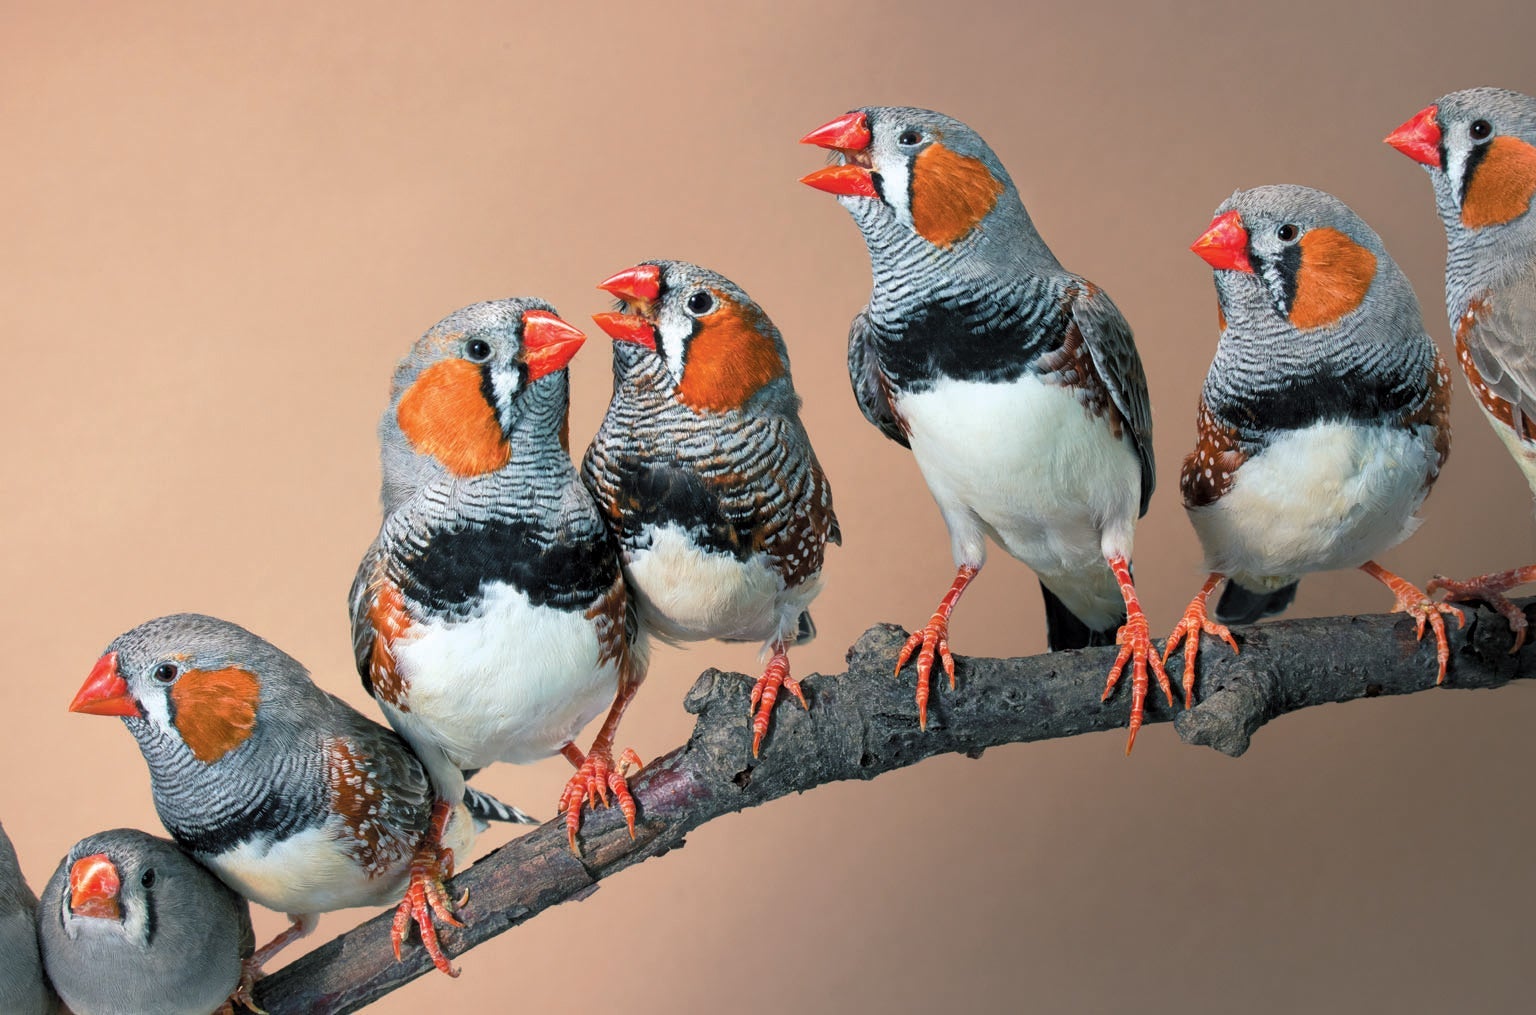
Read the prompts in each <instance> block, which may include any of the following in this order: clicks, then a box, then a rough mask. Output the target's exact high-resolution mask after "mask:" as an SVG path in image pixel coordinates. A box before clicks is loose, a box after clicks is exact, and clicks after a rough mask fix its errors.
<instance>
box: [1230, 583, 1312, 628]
mask: <svg viewBox="0 0 1536 1015" xmlns="http://www.w3.org/2000/svg"><path fill="white" fill-rule="evenodd" d="M1300 584H1301V579H1299V578H1298V579H1297V580H1296V581H1293V582H1291V583H1290V584H1289V585H1286V586H1285V587H1283V588H1278V589H1275V590H1274V591H1273V592H1254V591H1253V590H1252V589H1245V588H1243V587H1242V586H1241V585H1239V584H1238V583H1237V582H1235V581H1233V580H1232V579H1230V578H1228V579H1227V587H1226V588H1225V589H1223V590H1222V592H1221V599H1220V601H1218V602H1217V603H1216V619H1217V620H1219V621H1221V622H1222V623H1223V624H1252V623H1256V622H1257V621H1260V620H1262V619H1264V618H1265V617H1273V616H1274V615H1275V614H1277V613H1284V612H1285V610H1286V607H1288V606H1290V605H1291V603H1293V602H1295V601H1296V586H1298V585H1300Z"/></svg>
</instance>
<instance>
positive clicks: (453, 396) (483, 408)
mask: <svg viewBox="0 0 1536 1015" xmlns="http://www.w3.org/2000/svg"><path fill="white" fill-rule="evenodd" d="M585 339H586V336H585V335H583V334H582V333H581V332H580V331H578V330H577V329H576V328H573V327H572V326H571V325H569V324H567V323H566V322H564V321H562V320H561V319H560V318H559V317H558V316H556V314H555V311H554V308H553V307H552V306H550V305H549V304H548V303H546V302H544V301H543V300H539V299H532V298H527V297H518V298H514V299H505V300H495V301H492V302H488V303H476V304H474V305H472V306H468V307H465V308H463V309H462V310H457V311H455V312H454V313H452V314H449V315H448V316H447V317H445V318H443V319H442V320H441V321H439V322H438V323H437V324H435V325H433V326H432V328H431V329H430V330H429V331H428V332H427V333H426V334H425V335H423V336H422V337H421V338H419V339H418V340H417V341H416V344H415V345H414V346H412V347H411V351H410V353H409V354H408V355H407V356H406V357H405V359H403V360H401V361H400V365H399V366H398V367H396V368H395V378H394V385H393V390H392V393H391V396H390V403H389V408H388V410H386V411H385V413H384V417H383V419H382V420H381V421H380V423H379V440H380V444H381V447H382V457H383V472H384V490H383V501H384V506H385V510H386V512H388V511H390V510H392V508H393V507H394V505H396V504H397V503H399V501H400V500H402V499H404V498H405V497H408V496H410V494H411V493H413V492H414V491H415V490H416V489H418V488H419V487H420V486H421V485H422V484H423V483H425V482H427V481H430V480H431V479H432V478H434V477H437V476H441V475H445V474H446V475H448V476H452V477H455V478H458V479H467V478H471V477H474V476H480V475H485V474H488V473H492V472H496V471H498V470H500V469H502V468H504V467H505V466H507V465H508V463H509V462H511V461H512V460H513V459H514V458H515V457H516V452H518V451H524V450H525V449H524V448H522V447H515V446H518V445H521V444H525V443H528V442H532V443H534V444H536V445H538V446H540V447H542V446H543V445H544V444H549V445H553V444H555V443H556V442H557V441H560V440H561V437H562V433H563V428H564V426H565V412H566V403H567V401H568V398H569V382H568V378H567V374H566V366H567V365H568V364H569V363H570V361H571V358H572V357H574V356H575V355H576V351H577V350H578V349H580V348H581V344H582V342H583V341H585Z"/></svg>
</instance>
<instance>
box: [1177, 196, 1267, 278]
mask: <svg viewBox="0 0 1536 1015" xmlns="http://www.w3.org/2000/svg"><path fill="white" fill-rule="evenodd" d="M1189 249H1190V250H1193V251H1194V252H1195V253H1196V254H1199V255H1200V259H1201V260H1203V261H1204V262H1205V263H1206V264H1209V265H1210V266H1211V267H1212V268H1216V269H1219V270H1222V271H1246V272H1250V273H1251V272H1252V271H1253V262H1251V261H1249V260H1248V230H1246V229H1244V228H1243V217H1242V216H1241V215H1239V214H1238V213H1237V212H1236V211H1229V212H1227V213H1226V214H1224V215H1217V216H1216V217H1215V218H1214V219H1212V220H1211V227H1210V228H1209V229H1207V230H1206V231H1205V232H1204V233H1202V234H1201V236H1200V238H1199V239H1198V240H1196V241H1195V242H1194V243H1191V244H1190V245H1189Z"/></svg>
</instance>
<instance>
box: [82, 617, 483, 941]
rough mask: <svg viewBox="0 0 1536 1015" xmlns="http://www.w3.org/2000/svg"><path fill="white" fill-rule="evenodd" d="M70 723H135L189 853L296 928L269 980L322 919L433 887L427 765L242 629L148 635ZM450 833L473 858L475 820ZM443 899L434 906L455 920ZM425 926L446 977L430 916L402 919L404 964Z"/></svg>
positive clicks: (157, 790)
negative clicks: (415, 927)
mask: <svg viewBox="0 0 1536 1015" xmlns="http://www.w3.org/2000/svg"><path fill="white" fill-rule="evenodd" d="M69 708H70V711H72V712H85V713H89V714H93V715H115V716H120V717H122V720H123V724H124V725H125V726H127V727H128V731H129V732H130V733H132V734H133V736H134V739H136V740H137V741H138V743H139V750H140V751H141V752H142V753H143V755H144V760H145V762H146V763H148V765H149V776H150V788H151V790H152V792H153V795H154V800H155V810H156V811H157V812H158V813H159V815H160V820H161V822H162V823H163V824H164V825H165V828H166V830H167V831H169V832H170V833H171V837H172V838H174V839H175V840H176V843H177V845H179V846H180V847H181V848H182V849H184V850H186V851H187V852H188V853H189V854H191V855H192V857H193V858H194V859H196V860H197V861H198V862H199V863H201V864H203V866H205V867H207V868H208V869H209V870H211V871H212V872H213V873H214V874H216V875H218V877H219V878H220V879H221V880H223V882H224V883H225V884H227V885H229V887H231V888H233V889H234V890H235V891H236V892H239V893H240V894H241V895H242V896H244V897H245V898H247V899H250V900H251V901H252V902H258V903H260V904H261V905H263V906H266V907H267V908H268V909H275V910H277V911H278V912H282V913H287V914H289V918H290V920H291V921H292V926H290V927H289V928H288V930H286V931H284V932H283V933H282V934H279V935H278V936H277V937H276V938H275V939H273V940H272V941H271V942H269V943H268V944H267V945H265V946H263V947H262V948H261V949H259V950H258V951H257V952H256V954H255V956H254V958H253V961H252V965H253V967H254V968H255V969H256V970H259V969H260V968H261V966H263V965H264V964H265V963H266V962H267V961H268V960H270V959H271V958H272V956H274V955H276V954H277V953H278V952H279V951H280V950H281V949H282V948H283V947H285V946H286V945H288V944H289V943H290V942H292V941H294V940H297V939H298V938H300V937H303V936H304V935H305V934H307V933H309V932H310V931H311V930H312V929H314V925H315V921H316V918H317V916H318V914H320V913H323V912H326V911H328V910H332V909H347V908H350V907H353V906H382V905H385V904H388V903H393V902H395V901H397V900H398V899H399V898H400V896H401V893H402V892H404V891H405V890H406V887H407V884H408V883H414V882H415V881H416V880H417V876H418V874H419V873H420V872H419V870H418V869H417V859H418V854H419V852H420V847H421V846H422V844H423V841H424V839H425V837H426V835H427V831H428V826H429V825H430V824H431V822H432V818H433V795H432V786H431V784H430V783H429V782H428V779H427V773H426V771H425V770H424V769H423V768H422V765H421V762H420V761H418V760H417V759H416V755H415V754H413V753H412V752H411V750H410V748H409V747H407V746H406V744H405V742H404V741H402V740H401V739H400V737H398V736H397V735H396V734H395V733H394V732H393V731H391V730H389V729H386V728H385V727H383V726H380V725H379V724H378V723H376V722H373V721H371V720H369V719H367V718H365V717H364V716H363V715H362V713H360V712H358V711H357V710H356V709H354V708H352V706H350V705H348V704H347V703H346V702H344V701H342V700H341V699H340V698H337V697H335V696H333V695H331V694H327V693H326V692H325V691H322V690H321V689H320V688H318V687H316V686H315V684H314V682H313V681H312V680H310V677H309V673H308V672H307V671H306V670H305V669H304V667H303V666H301V665H299V663H298V661H297V660H296V659H294V658H293V657H292V656H289V655H287V654H286V653H284V652H282V651H281V650H279V649H278V648H277V647H275V646H274V645H272V644H271V643H269V642H267V641H265V640H264V639H262V638H259V637H257V636H256V635H254V634H252V633H251V632H249V631H247V630H245V629H244V628H242V627H238V626H236V625H234V624H231V623H229V622H228V621H224V620H218V619H216V618H213V617H205V616H202V615H199V614H192V613H183V614H176V615H173V616H168V617H160V618H158V619H156V620H150V621H147V622H145V623H143V624H140V625H139V626H138V627H136V628H134V629H133V630H131V631H129V632H127V633H126V634H123V635H120V636H119V637H117V638H116V639H115V640H114V641H113V642H112V644H111V645H109V646H108V647H107V651H106V653H105V654H104V655H103V656H102V657H101V659H100V660H98V661H97V663H96V665H95V667H94V668H93V669H92V670H91V673H90V676H89V677H87V678H86V681H85V684H84V685H83V686H82V687H81V688H80V691H79V693H78V694H76V695H75V699H74V701H73V702H72V703H71V704H70V706H69ZM445 823H446V825H447V831H446V833H445V836H444V841H445V842H446V843H447V844H448V848H450V849H453V850H456V851H457V850H464V849H468V848H469V846H470V844H471V842H472V839H473V827H472V822H471V820H470V814H469V811H468V808H467V807H465V806H463V805H460V806H458V807H456V808H453V809H452V810H451V813H450V815H449V818H448V819H445ZM439 893H440V894H438V895H430V896H428V897H427V899H425V900H423V902H422V905H423V907H426V906H430V905H432V904H433V903H434V902H435V903H436V905H437V906H439V907H440V908H441V909H442V910H443V911H444V912H448V905H447V898H446V894H444V893H441V889H439ZM402 913H403V917H402ZM439 915H441V914H439ZM450 915H451V914H450ZM413 917H414V918H416V919H420V920H421V921H423V923H422V940H423V943H424V944H425V945H426V947H427V950H428V951H429V952H434V951H435V953H434V954H433V959H434V961H437V962H440V964H441V965H446V964H447V960H446V959H445V958H443V957H442V953H441V950H440V949H438V946H437V937H436V935H435V933H433V932H431V931H430V930H428V928H430V927H431V926H432V921H431V916H430V914H427V913H425V912H421V911H418V910H409V911H406V910H402V911H401V912H400V913H397V915H396V919H395V930H396V954H397V955H398V954H399V951H398V950H399V941H400V939H401V938H402V937H403V935H404V931H405V929H406V926H407V925H408V922H409V920H410V919H412V918H413Z"/></svg>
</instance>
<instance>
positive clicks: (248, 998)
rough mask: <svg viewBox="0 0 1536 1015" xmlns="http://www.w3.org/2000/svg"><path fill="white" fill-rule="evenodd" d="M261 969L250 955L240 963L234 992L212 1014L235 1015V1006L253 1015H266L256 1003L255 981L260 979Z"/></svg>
mask: <svg viewBox="0 0 1536 1015" xmlns="http://www.w3.org/2000/svg"><path fill="white" fill-rule="evenodd" d="M261 976H262V972H261V967H260V966H259V965H257V964H256V956H254V955H252V956H249V957H248V958H245V959H242V960H241V962H240V982H239V983H238V984H237V985H236V986H235V992H234V993H233V994H231V995H229V1000H228V1001H225V1002H224V1006H223V1007H222V1008H219V1009H218V1010H217V1011H215V1012H214V1015H235V1006H236V1005H239V1006H240V1007H241V1008H243V1009H244V1010H246V1011H248V1012H253V1013H254V1015H267V1010H266V1009H265V1008H263V1007H261V1006H260V1005H259V1004H257V1003H256V995H255V993H254V991H255V988H256V981H257V980H259V979H261Z"/></svg>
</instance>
